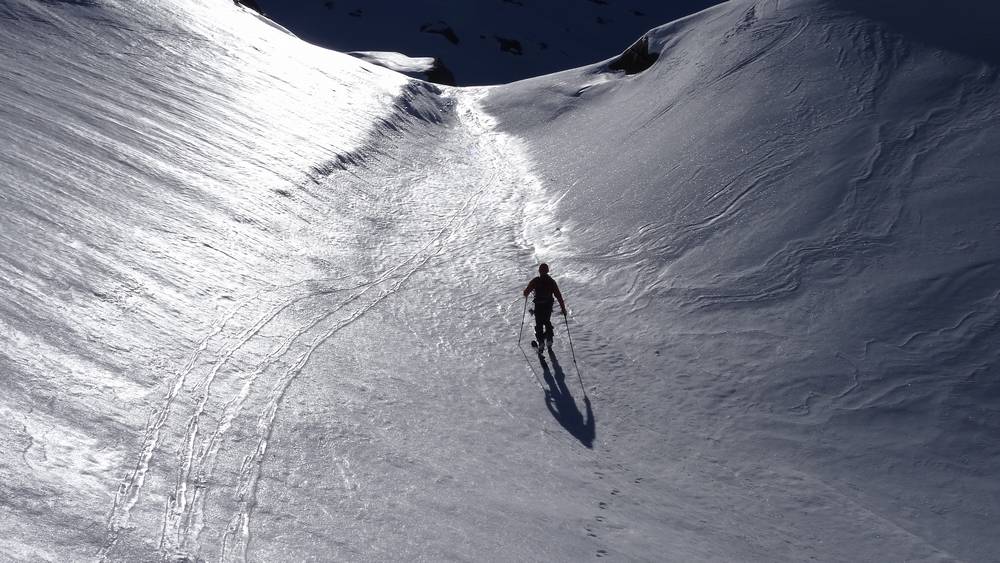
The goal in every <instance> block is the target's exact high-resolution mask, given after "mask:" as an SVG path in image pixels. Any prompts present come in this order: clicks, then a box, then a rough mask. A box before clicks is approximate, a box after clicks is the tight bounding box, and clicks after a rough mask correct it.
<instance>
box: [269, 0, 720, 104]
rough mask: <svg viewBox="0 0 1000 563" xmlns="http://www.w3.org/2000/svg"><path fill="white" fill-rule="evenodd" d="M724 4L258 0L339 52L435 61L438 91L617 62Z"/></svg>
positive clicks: (714, 0) (706, 0) (705, 0)
mask: <svg viewBox="0 0 1000 563" xmlns="http://www.w3.org/2000/svg"><path fill="white" fill-rule="evenodd" d="M720 1H721V0H670V1H663V0H475V1H473V2H470V1H469V0H407V1H406V2H399V1H397V0H260V2H258V3H257V5H258V6H259V7H260V8H262V9H263V11H264V12H265V13H266V14H267V15H268V16H269V17H271V18H273V19H274V20H275V21H277V22H279V23H281V24H282V25H284V26H285V27H287V28H289V29H291V30H292V31H294V32H295V34H296V35H298V36H299V37H302V38H303V39H305V40H307V41H310V42H313V43H315V44H317V45H322V46H325V47H330V48H332V49H337V50H339V51H396V52H400V53H403V54H406V55H408V56H411V57H434V58H436V59H437V60H438V61H440V63H441V64H442V65H443V67H442V68H443V69H448V70H449V71H450V72H445V73H442V72H439V73H437V74H436V75H432V76H431V78H430V79H431V80H432V81H435V82H438V83H453V82H446V81H448V80H454V81H455V82H457V83H458V84H460V85H471V84H500V83H506V82H512V81H514V80H520V79H523V78H530V77H533V76H539V75H542V74H548V73H550V72H556V71H560V70H565V69H567V68H574V67H579V66H582V65H586V64H590V63H592V62H594V61H599V60H601V59H605V58H607V57H610V56H612V55H614V54H616V53H618V52H620V51H621V50H622V47H623V45H627V44H628V43H629V42H631V41H632V40H634V39H635V38H636V37H638V36H639V35H641V34H642V33H644V32H645V31H647V30H648V29H650V28H652V27H655V26H658V25H661V24H663V23H664V22H668V21H672V20H675V19H677V18H680V17H682V16H686V15H688V14H693V13H694V12H697V11H699V10H702V9H704V8H707V7H709V6H712V5H714V4H718V3H719V2H720Z"/></svg>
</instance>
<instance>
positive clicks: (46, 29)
mask: <svg viewBox="0 0 1000 563" xmlns="http://www.w3.org/2000/svg"><path fill="white" fill-rule="evenodd" d="M0 18H2V26H3V30H4V33H3V38H2V39H0V42H2V43H0V45H2V48H0V65H2V67H3V68H4V72H3V74H2V76H0V122H2V124H3V126H2V127H0V139H2V143H3V146H4V147H5V148H4V150H3V152H2V154H0V199H2V202H3V203H2V205H0V235H2V236H0V288H2V298H0V385H2V388H3V392H2V393H0V412H3V413H4V414H3V417H2V419H3V420H2V422H0V425H2V430H0V451H2V452H3V453H2V457H3V464H2V467H3V469H2V472H3V478H2V479H0V498H2V499H3V501H2V503H3V508H2V511H0V520H2V524H0V528H2V530H3V532H2V533H0V553H3V554H4V558H14V559H24V560H41V559H49V560H83V559H87V558H93V557H95V556H96V554H97V553H98V550H99V549H100V548H101V547H102V546H103V547H105V548H108V551H106V554H108V555H111V556H116V557H117V556H120V557H125V555H124V553H128V552H119V551H115V550H116V549H120V548H122V547H123V546H129V545H131V546H143V545H146V543H147V542H153V548H154V549H155V542H156V540H157V539H158V537H159V536H157V535H154V534H148V535H146V536H145V537H141V538H138V539H136V538H135V537H134V536H132V537H130V538H125V537H122V536H121V534H123V533H125V532H126V531H127V530H130V529H138V530H139V532H138V533H139V534H140V535H141V534H144V533H146V532H148V531H149V530H150V529H155V528H158V527H160V524H152V523H154V522H161V517H162V515H163V514H164V510H165V507H167V508H166V511H167V513H168V514H173V513H174V512H176V513H177V514H181V515H184V514H190V513H191V511H190V508H189V507H188V508H186V510H187V512H186V513H185V512H184V510H183V509H182V508H183V507H179V506H177V503H182V502H184V501H185V500H186V499H185V498H184V495H185V494H190V491H187V492H185V491H181V492H177V491H173V487H169V486H167V485H168V484H169V483H170V482H171V481H172V480H173V477H172V476H171V473H173V472H176V474H178V475H181V477H180V481H178V482H179V483H183V479H184V477H183V476H184V475H185V473H184V471H186V470H190V459H187V461H185V454H184V453H183V452H184V451H186V450H185V449H184V448H183V447H182V446H181V444H180V441H181V440H183V439H184V436H185V429H184V428H183V426H182V425H183V424H185V423H186V422H188V421H193V422H191V424H193V425H195V427H194V428H193V430H192V429H191V428H189V429H188V430H187V432H189V434H191V436H198V437H199V438H200V437H201V436H202V435H201V434H198V433H197V428H196V425H197V424H198V423H197V417H190V418H189V419H184V418H179V419H175V417H174V415H172V414H171V411H170V409H173V412H174V413H176V412H177V411H180V412H182V413H185V414H191V413H193V412H195V411H201V412H204V413H205V416H206V417H209V416H212V417H215V416H218V413H217V412H216V411H215V410H213V409H215V407H216V405H215V404H214V403H213V402H212V401H210V400H209V399H208V395H207V393H208V387H207V386H205V385H206V384H205V381H206V379H205V377H206V373H209V372H206V371H205V369H204V367H205V365H204V362H205V361H207V360H205V359H204V358H201V357H199V356H198V353H199V352H204V353H206V354H209V353H220V354H221V353H224V351H225V350H223V351H218V350H216V349H215V348H213V341H212V340H211V338H212V336H214V335H218V334H219V333H220V331H223V329H224V328H225V326H226V324H227V323H232V322H234V320H233V318H232V316H230V317H226V318H224V319H223V318H222V313H221V312H222V311H229V310H230V309H231V308H232V306H233V304H237V303H246V302H247V301H250V302H253V301H254V300H265V301H266V299H267V297H266V291H268V290H274V289H275V288H279V287H295V286H294V284H295V283H301V282H302V281H303V280H304V279H311V278H314V277H323V276H329V275H331V274H330V273H329V271H328V270H327V263H326V262H325V261H324V255H323V252H318V253H317V252H310V251H309V248H325V247H328V246H329V245H330V243H331V242H332V241H334V240H336V239H338V237H342V236H345V232H349V231H350V230H351V227H350V225H349V223H350V222H351V221H352V220H355V219H348V218H347V216H351V214H352V212H351V211H350V209H351V208H353V207H356V206H358V205H359V202H360V201H361V200H359V199H358V198H357V195H356V194H353V195H350V196H346V195H345V194H342V193H339V192H336V193H335V192H331V191H330V190H328V189H326V184H324V178H325V176H327V175H328V174H330V172H331V171H333V170H338V169H340V168H343V167H344V166H345V165H346V164H345V163H346V162H350V161H352V160H356V159H358V158H362V156H363V154H364V151H365V147H366V146H368V145H369V144H370V139H371V138H372V135H377V134H379V133H378V132H379V131H388V130H391V129H396V130H399V129H403V128H405V126H406V124H407V123H408V122H409V121H411V120H413V121H420V117H418V116H417V114H420V112H421V111H423V110H424V109H426V110H427V115H426V116H425V117H429V116H430V115H431V114H432V113H434V111H436V110H434V109H433V108H432V107H430V106H427V107H426V108H422V107H421V106H420V104H419V102H414V101H413V100H412V99H413V98H415V97H419V89H418V90H412V89H408V88H410V87H409V86H407V84H408V83H407V81H406V80H405V79H404V78H403V77H401V76H399V75H396V74H394V73H391V72H389V71H386V70H383V69H380V68H377V67H374V66H371V65H365V64H362V63H360V62H358V61H356V60H355V59H353V58H351V57H348V56H346V55H342V54H339V53H333V52H329V51H325V50H322V49H319V48H316V47H313V46H310V45H307V44H304V43H302V42H300V41H298V40H297V39H296V38H294V37H293V36H291V35H289V34H288V33H285V32H282V31H280V30H278V29H276V28H274V27H273V26H270V25H268V24H266V23H265V22H264V21H263V20H262V19H259V18H258V17H256V16H254V15H251V14H250V13H249V12H246V11H244V10H240V9H237V8H235V7H234V6H233V5H232V4H231V3H225V2H217V1H215V0H211V1H209V0H206V1H204V2H181V1H177V2H171V1H165V2H159V1H158V2H132V1H122V2H109V1H103V0H102V1H94V2H34V1H10V2H5V3H4V4H3V5H2V6H0ZM407 100H410V101H409V102H407ZM403 104H406V106H405V107H404V106H403ZM340 198H343V200H341V199H340ZM334 200H337V201H338V202H339V203H334ZM338 210H339V211H338ZM352 217H353V216H352ZM262 292H265V293H264V294H262ZM230 353H232V352H230ZM213 375H215V374H213ZM185 378H187V379H185ZM218 378H219V379H223V377H222V374H218ZM227 384H229V385H233V384H234V383H233V382H232V381H228V382H227ZM200 386H205V387H204V389H205V390H204V391H199V390H200V389H202V387H200ZM199 392H200V393H202V395H201V397H202V398H201V399H199V395H198V393H199ZM163 397H167V398H166V399H163ZM160 401H165V403H164V404H163V405H162V406H163V408H160V409H159V410H157V406H158V405H160ZM237 422H238V421H237ZM164 452H169V453H164ZM165 456H176V457H175V459H177V463H176V464H171V463H164V461H163V458H164V457H165ZM167 467H169V470H168V469H167ZM185 468H187V469H185ZM126 473H127V474H128V478H127V479H124V477H125V475H126ZM119 486H120V487H121V488H120V489H119ZM116 491H117V492H116ZM168 494H169V498H170V503H169V504H168V503H167V502H166V500H165V499H166V498H167V497H168ZM116 495H117V496H116ZM143 495H148V496H143ZM151 498H152V499H155V500H150V499H151ZM112 506H114V509H113V510H111V507H112ZM109 514H110V515H111V519H110V524H109V528H108V531H107V533H106V531H105V530H106V523H107V522H108V520H107V519H108V516H109ZM146 524H150V526H149V527H148V528H146V527H144V526H145V525H146ZM168 524H169V525H170V526H171V527H168V528H167V529H168V531H174V532H176V530H173V529H172V527H173V526H174V522H173V521H172V520H171V521H168ZM119 539H121V542H120V544H116V543H115V542H117V541H118V540H119ZM174 539H175V538H174V537H171V536H169V535H168V534H164V536H163V538H162V541H164V542H166V547H167V548H169V547H171V544H170V542H172V541H174ZM105 541H107V542H108V543H107V544H105V543H104V542H105ZM131 553H132V554H133V556H135V557H139V558H143V559H145V558H147V557H148V556H149V555H150V554H152V553H154V551H152V550H151V551H148V552H146V555H145V556H140V555H139V554H141V553H143V552H142V551H141V548H140V551H136V552H131ZM126 558H127V557H126Z"/></svg>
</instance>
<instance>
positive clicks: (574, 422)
mask: <svg viewBox="0 0 1000 563" xmlns="http://www.w3.org/2000/svg"><path fill="white" fill-rule="evenodd" d="M538 359H539V361H540V362H541V364H542V376H543V377H544V379H545V383H546V384H547V385H548V386H549V388H548V389H546V390H545V406H546V407H547V408H548V409H549V412H550V413H552V416H553V418H555V419H556V421H557V422H559V424H561V425H562V427H563V428H565V429H566V431H567V432H569V433H570V434H572V435H573V437H574V438H576V439H577V440H580V443H581V444H583V445H584V446H587V447H588V448H593V447H594V437H595V436H596V435H597V431H596V427H595V421H594V411H593V410H592V409H591V407H590V399H589V398H588V397H587V396H586V394H584V397H583V404H584V406H586V408H587V415H586V420H584V415H583V414H582V413H581V412H580V408H579V407H577V406H576V400H575V399H574V398H573V395H572V394H571V393H570V392H569V388H568V387H567V386H566V373H565V372H563V369H562V366H560V365H559V360H558V359H557V358H556V355H555V353H554V352H553V351H552V350H549V360H550V361H551V362H552V368H551V369H550V368H549V364H548V362H546V361H545V358H544V357H543V356H542V355H541V354H539V355H538Z"/></svg>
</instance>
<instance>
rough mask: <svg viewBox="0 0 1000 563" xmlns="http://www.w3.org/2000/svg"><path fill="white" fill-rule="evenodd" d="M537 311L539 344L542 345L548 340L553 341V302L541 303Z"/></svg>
mask: <svg viewBox="0 0 1000 563" xmlns="http://www.w3.org/2000/svg"><path fill="white" fill-rule="evenodd" d="M536 313H537V314H538V317H537V319H538V322H539V325H540V329H539V330H538V332H539V333H540V335H539V339H538V345H539V347H541V345H542V343H543V342H545V341H546V340H548V342H549V344H551V343H552V303H545V304H539V306H538V307H536Z"/></svg>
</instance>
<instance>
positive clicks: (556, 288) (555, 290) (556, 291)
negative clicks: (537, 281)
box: [552, 281, 566, 315]
mask: <svg viewBox="0 0 1000 563" xmlns="http://www.w3.org/2000/svg"><path fill="white" fill-rule="evenodd" d="M552 294H553V295H555V296H556V299H558V300H559V308H560V309H562V314H563V315H565V314H566V302H564V301H563V298H562V293H560V292H559V286H558V285H557V284H556V282H555V281H553V282H552Z"/></svg>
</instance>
